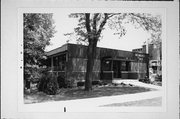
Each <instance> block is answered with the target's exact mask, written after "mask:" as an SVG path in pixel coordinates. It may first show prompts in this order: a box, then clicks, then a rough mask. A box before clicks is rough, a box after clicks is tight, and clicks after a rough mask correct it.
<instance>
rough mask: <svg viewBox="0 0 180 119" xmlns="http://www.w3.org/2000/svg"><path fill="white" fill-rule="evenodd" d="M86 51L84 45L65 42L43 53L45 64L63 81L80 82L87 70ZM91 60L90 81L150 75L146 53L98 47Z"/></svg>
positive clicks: (137, 77) (138, 77) (139, 77)
mask: <svg viewBox="0 0 180 119" xmlns="http://www.w3.org/2000/svg"><path fill="white" fill-rule="evenodd" d="M86 52H87V46H84V45H78V44H69V43H68V44H65V45H63V46H61V47H59V48H56V49H54V50H51V51H49V52H47V53H46V54H47V56H48V59H47V66H48V67H49V68H50V69H51V72H53V73H55V75H61V76H62V77H64V78H65V80H75V81H76V82H77V81H82V80H84V79H85V73H86V63H87V53H86ZM94 60H95V63H94V67H93V74H94V75H93V80H103V81H112V80H125V79H133V80H137V79H143V78H145V77H146V76H148V74H149V71H148V69H149V67H148V64H149V59H148V54H145V53H138V52H130V51H122V50H116V49H109V48H100V47H98V48H97V50H96V56H95V59H94Z"/></svg>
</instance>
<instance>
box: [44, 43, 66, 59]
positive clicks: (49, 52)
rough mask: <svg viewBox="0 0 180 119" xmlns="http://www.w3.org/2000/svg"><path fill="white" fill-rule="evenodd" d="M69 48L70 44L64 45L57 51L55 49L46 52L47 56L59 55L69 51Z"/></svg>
mask: <svg viewBox="0 0 180 119" xmlns="http://www.w3.org/2000/svg"><path fill="white" fill-rule="evenodd" d="M67 48H68V44H64V45H63V46H61V47H58V48H56V49H53V50H51V51H48V52H46V55H47V56H51V55H54V54H57V53H60V52H64V51H67Z"/></svg>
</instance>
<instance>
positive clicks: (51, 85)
mask: <svg viewBox="0 0 180 119" xmlns="http://www.w3.org/2000/svg"><path fill="white" fill-rule="evenodd" d="M38 88H39V91H43V92H45V93H46V94H49V95H55V94H57V92H58V90H59V85H58V82H57V77H56V76H55V75H53V74H52V73H47V74H44V76H43V77H42V78H41V80H40V83H39V87H38Z"/></svg>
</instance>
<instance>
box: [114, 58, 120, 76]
mask: <svg viewBox="0 0 180 119" xmlns="http://www.w3.org/2000/svg"><path fill="white" fill-rule="evenodd" d="M113 72H114V78H121V61H116V60H114V61H113Z"/></svg>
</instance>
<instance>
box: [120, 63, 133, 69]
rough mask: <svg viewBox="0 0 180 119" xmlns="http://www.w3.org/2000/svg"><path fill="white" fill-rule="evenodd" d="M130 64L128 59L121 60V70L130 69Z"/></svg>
mask: <svg viewBox="0 0 180 119" xmlns="http://www.w3.org/2000/svg"><path fill="white" fill-rule="evenodd" d="M130 70H131V65H130V62H129V61H122V62H121V71H130Z"/></svg>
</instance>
